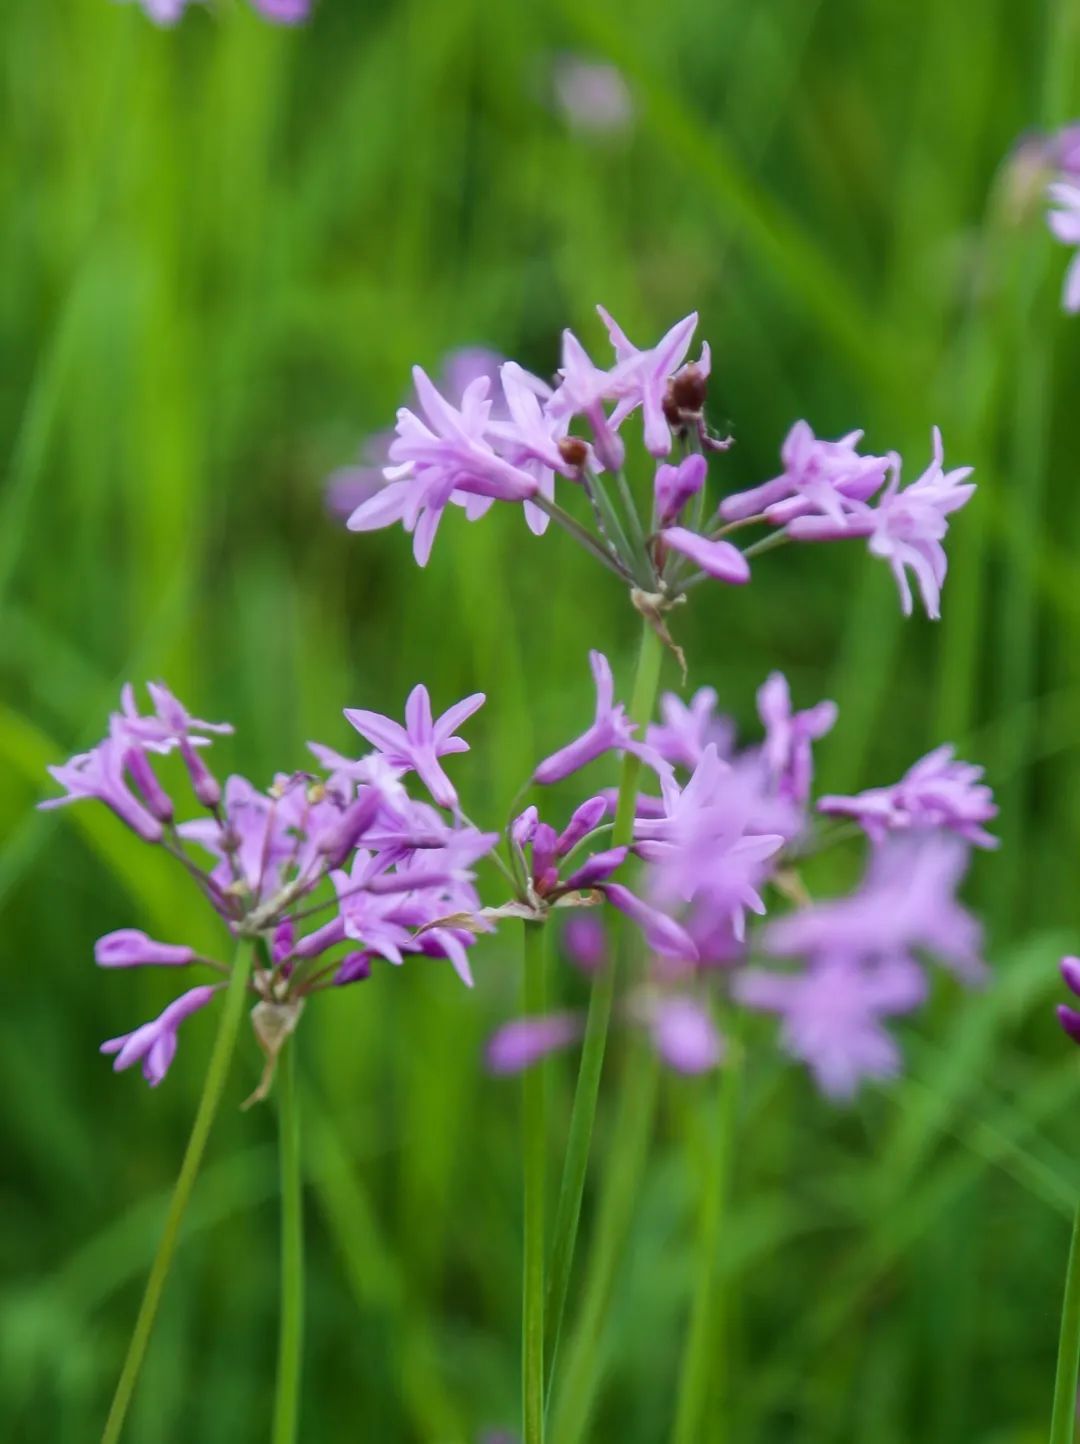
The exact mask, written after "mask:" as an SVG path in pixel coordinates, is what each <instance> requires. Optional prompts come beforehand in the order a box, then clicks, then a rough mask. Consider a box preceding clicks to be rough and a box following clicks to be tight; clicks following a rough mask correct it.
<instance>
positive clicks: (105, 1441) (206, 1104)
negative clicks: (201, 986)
mask: <svg viewBox="0 0 1080 1444" xmlns="http://www.w3.org/2000/svg"><path fill="white" fill-rule="evenodd" d="M252 957H253V946H252V943H251V941H250V940H249V939H241V940H240V942H239V943H238V944H237V948H236V956H235V957H234V959H233V967H232V976H231V977H230V979H229V983H228V986H227V988H226V989H225V999H224V1003H223V1005H222V1009H221V1015H220V1018H219V1020H218V1030H217V1037H216V1038H215V1039H214V1047H213V1051H212V1052H211V1054H210V1063H209V1065H208V1067H207V1069H206V1078H205V1080H204V1081H203V1091H202V1097H201V1098H200V1099H199V1106H198V1108H197V1110H196V1113H195V1122H194V1123H193V1124H192V1126H191V1136H190V1138H189V1139H188V1145H187V1150H186V1152H185V1153H184V1161H183V1162H182V1163H181V1165H180V1173H179V1175H178V1177H177V1180H176V1187H175V1188H174V1189H173V1194H172V1198H171V1200H170V1202H169V1211H168V1213H167V1214H166V1216H165V1227H164V1229H163V1231H162V1235H161V1242H160V1243H159V1244H158V1250H157V1253H156V1254H155V1255H154V1262H153V1264H152V1265H151V1268H150V1277H149V1278H148V1279H147V1281H146V1291H145V1292H144V1294H143V1298H142V1303H141V1304H140V1305H139V1313H138V1317H137V1318H136V1320H135V1327H134V1329H133V1330H132V1333H131V1341H130V1343H129V1344H128V1349H127V1354H126V1355H125V1357H124V1366H123V1368H122V1369H121V1371H120V1379H119V1382H118V1383H117V1385H116V1393H115V1394H114V1395H113V1401H112V1405H111V1407H110V1409H109V1417H108V1419H107V1420H106V1421H105V1430H104V1432H103V1434H102V1436H101V1444H116V1441H117V1440H118V1439H119V1438H120V1434H121V1431H122V1430H123V1427H124V1420H125V1418H126V1416H127V1411H128V1406H129V1405H130V1403H131V1396H132V1394H133V1393H134V1392H135V1385H136V1383H137V1382H138V1378H139V1370H140V1369H141V1368H142V1363H143V1359H144V1358H145V1357H146V1347H147V1345H148V1344H149V1342H150V1335H151V1332H152V1331H153V1328H154V1319H155V1318H156V1316H157V1311H158V1305H159V1304H160V1303H161V1295H162V1292H163V1291H164V1288H165V1280H166V1278H167V1276H168V1273H169V1266H170V1265H171V1263H172V1260H173V1254H174V1253H175V1252H176V1245H177V1241H178V1239H179V1236H180V1225H181V1223H182V1222H183V1218H184V1213H185V1211H186V1209H187V1206H188V1203H189V1201H190V1199H191V1192H192V1189H193V1188H194V1187H195V1179H196V1178H197V1177H198V1173H199V1165H200V1164H201V1163H202V1156H203V1152H204V1150H205V1148H206V1140H207V1139H208V1138H209V1136H210V1129H211V1128H212V1126H213V1123H214V1118H215V1116H216V1114H217V1111H218V1106H219V1104H220V1103H221V1095H222V1093H223V1091H224V1088H225V1080H226V1078H227V1077H228V1072H229V1063H230V1061H231V1060H232V1055H233V1050H234V1049H235V1047H236V1038H237V1034H238V1033H239V1031H240V1019H241V1018H242V1016H243V1012H244V997H245V993H246V991H247V983H248V978H249V977H250V975H251V964H252Z"/></svg>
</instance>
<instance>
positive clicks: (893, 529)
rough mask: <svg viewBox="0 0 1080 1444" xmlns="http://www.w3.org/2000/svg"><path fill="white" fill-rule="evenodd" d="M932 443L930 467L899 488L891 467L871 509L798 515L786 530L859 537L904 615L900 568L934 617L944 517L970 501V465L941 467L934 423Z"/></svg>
mask: <svg viewBox="0 0 1080 1444" xmlns="http://www.w3.org/2000/svg"><path fill="white" fill-rule="evenodd" d="M933 446H934V454H933V459H932V461H931V463H930V465H929V466H928V467H927V469H926V471H925V472H923V474H922V476H920V477H919V478H918V480H917V481H913V482H912V483H911V485H910V486H908V487H905V488H904V490H903V491H901V490H900V489H899V488H900V469H899V467H898V466H897V467H896V468H895V469H894V470H893V474H892V476H891V478H890V480H889V484H888V486H887V487H886V489H885V492H884V494H883V495H882V497H881V500H880V502H879V503H878V505H877V506H876V507H874V508H871V507H869V506H866V505H865V504H860V505H859V508H858V510H857V511H854V510H853V511H850V512H847V513H845V515H844V517H843V520H842V522H839V523H838V522H836V521H834V520H832V519H831V518H827V517H820V516H799V517H796V518H795V520H794V521H792V522H791V523H790V524H789V526H788V534H789V535H790V536H792V537H795V538H796V539H797V540H799V541H836V540H839V539H841V538H843V537H849V536H865V537H866V538H867V539H868V542H869V546H870V551H871V552H872V553H873V554H874V556H878V557H881V558H883V559H884V560H885V561H887V562H888V563H889V566H890V567H891V568H892V573H893V576H894V577H895V578H896V584H897V587H898V588H899V590H900V600H901V604H902V606H903V610H904V614H905V616H910V615H911V612H912V597H911V588H910V586H909V585H908V579H907V575H906V572H905V568H906V567H910V568H911V570H912V572H913V573H914V575H915V578H916V580H917V581H918V584H919V590H920V592H921V594H922V599H923V605H924V606H925V608H926V614H927V616H928V617H930V618H932V619H933V620H935V621H936V620H937V618H938V617H939V616H940V603H941V588H942V584H943V583H944V581H945V572H946V570H947V567H948V561H947V558H946V556H945V549H944V547H943V546H942V545H941V543H942V540H943V538H944V536H945V533H946V532H947V531H948V527H949V524H948V521H947V517H948V516H949V515H951V513H952V512H954V511H957V510H959V508H960V507H962V506H964V505H966V503H967V502H968V501H970V500H971V498H972V496H973V495H974V493H975V486H974V484H973V483H970V482H966V481H965V479H966V478H967V477H968V476H970V475H971V471H972V468H971V467H970V466H961V467H956V468H955V469H954V470H952V471H945V470H944V469H943V463H944V460H945V456H944V451H943V449H942V444H941V432H940V431H939V430H938V428H937V427H936V426H935V427H934V431H933Z"/></svg>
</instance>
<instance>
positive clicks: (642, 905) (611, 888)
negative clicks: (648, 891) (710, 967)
mask: <svg viewBox="0 0 1080 1444" xmlns="http://www.w3.org/2000/svg"><path fill="white" fill-rule="evenodd" d="M601 891H602V892H603V894H604V896H605V897H606V898H607V900H608V902H609V903H611V905H612V907H614V908H618V910H619V912H621V913H624V914H625V915H626V916H627V917H628V918H629V919H630V921H631V922H632V923H636V924H637V926H638V927H639V928H640V929H641V931H642V934H643V935H644V938H645V941H646V942H647V943H648V944H649V946H650V947H651V948H652V949H653V950H654V951H655V952H658V953H660V954H661V956H662V957H668V958H679V959H696V957H697V948H696V946H695V944H694V940H693V938H692V937H691V936H690V934H689V933H688V932H687V931H686V929H685V928H684V927H682V926H680V924H679V923H677V922H676V921H675V920H674V918H670V917H668V915H667V914H666V913H663V912H660V910H659V909H658V908H653V907H650V906H649V905H648V903H646V902H643V901H642V900H641V898H639V897H638V896H637V895H636V894H635V893H632V892H631V891H630V889H629V888H625V887H623V886H622V884H621V883H617V882H609V883H604V884H602V885H601Z"/></svg>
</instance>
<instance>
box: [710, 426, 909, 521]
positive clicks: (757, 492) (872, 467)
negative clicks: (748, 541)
mask: <svg viewBox="0 0 1080 1444" xmlns="http://www.w3.org/2000/svg"><path fill="white" fill-rule="evenodd" d="M862 435H863V434H862V432H861V431H850V432H848V434H847V435H846V436H842V437H841V438H840V440H839V441H822V440H820V439H819V438H818V437H816V436H815V435H814V433H813V431H812V430H811V428H810V426H809V424H808V423H807V422H805V421H796V423H795V425H794V426H793V427H792V428H791V430H790V431H789V432H788V434H787V437H786V439H785V441H784V444H783V446H782V447H781V449H780V459H781V461H782V462H783V463H784V469H783V471H782V472H781V474H780V475H779V476H778V477H775V478H774V479H773V480H772V481H766V482H764V483H762V485H761V486H755V487H752V488H751V489H750V490H749V491H740V492H737V493H736V494H735V495H734V496H729V497H725V499H724V500H723V501H722V502H721V504H720V515H721V516H722V517H723V519H724V520H725V521H729V522H731V521H743V520H745V519H746V518H747V517H752V516H764V517H765V519H766V520H767V521H769V522H771V523H772V524H773V525H774V526H786V525H787V523H788V522H789V521H793V520H794V519H795V517H797V516H823V517H828V518H829V520H831V521H832V522H833V523H835V525H837V526H843V524H844V517H845V516H846V515H847V513H848V512H849V511H850V510H851V504H852V502H855V503H858V502H866V501H869V499H870V497H872V496H873V495H874V493H875V492H876V491H879V490H880V489H881V487H882V486H883V485H884V482H885V477H886V476H887V474H888V472H889V469H890V467H892V466H893V465H894V464H895V463H896V458H895V457H891V456H860V455H859V453H858V452H857V451H856V449H855V448H856V447H857V446H858V444H859V442H860V441H861V440H862Z"/></svg>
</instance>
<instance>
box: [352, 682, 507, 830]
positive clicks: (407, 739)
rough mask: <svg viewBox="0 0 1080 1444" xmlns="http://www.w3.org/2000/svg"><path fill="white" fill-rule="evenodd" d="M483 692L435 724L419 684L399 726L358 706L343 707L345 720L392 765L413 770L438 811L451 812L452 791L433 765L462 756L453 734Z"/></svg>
mask: <svg viewBox="0 0 1080 1444" xmlns="http://www.w3.org/2000/svg"><path fill="white" fill-rule="evenodd" d="M484 700H485V699H484V694H483V692H474V693H473V694H472V696H470V697H465V698H463V700H462V701H460V702H457V703H455V704H454V706H453V707H450V708H448V710H447V711H445V712H444V713H443V714H442V716H441V717H440V718H438V720H437V721H435V720H433V719H432V714H431V698H430V696H429V695H428V690H427V688H426V687H425V686H424V685H423V683H419V684H418V685H417V686H415V687H414V688H413V690H412V691H411V692H410V693H409V697H408V700H407V702H406V703H405V726H404V727H402V726H401V724H400V723H398V722H394V721H392V720H391V719H390V718H389V717H384V716H383V715H382V714H381V713H379V712H368V711H365V710H364V709H363V708H359V707H347V708H346V709H345V716H346V718H347V720H348V721H349V722H351V723H352V725H353V726H354V727H355V728H356V730H357V732H359V733H360V735H361V737H364V738H366V739H367V741H368V742H370V743H371V744H372V746H373V747H377V748H378V749H379V751H380V752H381V753H382V755H383V756H384V757H385V758H386V760H387V762H388V763H390V765H391V766H392V767H395V768H401V769H402V770H406V771H414V772H415V773H416V774H417V776H418V777H419V778H420V780H421V782H423V784H424V786H425V787H426V788H427V789H428V791H429V792H430V793H431V795H432V797H433V798H434V799H435V801H436V802H437V803H438V804H439V806H440V807H446V808H451V809H453V808H456V807H457V805H458V798H457V792H456V791H455V790H454V785H453V783H452V782H451V781H450V779H449V777H447V775H446V773H445V772H444V771H443V769H442V767H441V766H440V765H439V758H440V757H449V756H452V755H454V754H456V753H459V752H468V750H469V744H468V743H467V742H466V741H465V740H464V739H463V738H461V737H456V736H455V735H454V733H455V732H456V730H457V728H458V727H460V726H461V724H462V722H464V721H465V720H466V719H467V718H469V717H471V716H472V715H473V713H474V712H475V711H477V709H478V708H480V707H482V706H483V704H484Z"/></svg>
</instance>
